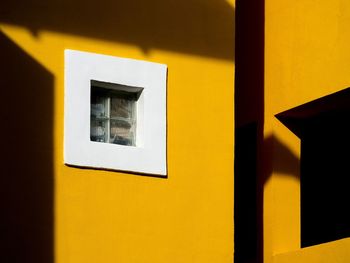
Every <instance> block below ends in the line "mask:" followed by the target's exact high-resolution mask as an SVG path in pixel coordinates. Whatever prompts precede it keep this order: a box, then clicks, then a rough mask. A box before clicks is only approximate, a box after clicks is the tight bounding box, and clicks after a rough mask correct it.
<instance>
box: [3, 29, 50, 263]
mask: <svg viewBox="0 0 350 263" xmlns="http://www.w3.org/2000/svg"><path fill="white" fill-rule="evenodd" d="M0 58H1V61H2V70H1V78H0V88H1V98H2V99H1V104H0V112H1V117H2V118H1V130H0V134H1V143H0V153H1V173H0V200H1V208H2V211H1V212H2V213H1V217H0V228H1V229H0V232H1V238H0V240H1V244H0V245H1V256H0V258H1V260H0V261H1V262H4V263H8V262H11V263H12V262H28V263H32V262H33V263H51V262H53V261H54V259H53V256H54V255H53V251H54V250H53V246H54V239H53V238H54V236H53V231H54V228H53V227H54V222H53V220H54V217H53V202H54V200H53V194H54V193H53V191H54V181H53V124H52V116H53V80H54V79H53V76H52V75H51V74H50V73H49V72H48V71H47V70H46V69H45V68H43V67H42V66H41V65H40V64H39V63H38V62H36V61H35V60H33V58H31V57H30V56H29V55H28V54H26V53H25V52H24V51H23V50H22V49H21V48H19V47H18V46H17V45H16V44H15V43H14V42H12V41H11V40H10V39H9V38H7V37H6V36H5V35H4V34H3V33H1V32H0Z"/></svg>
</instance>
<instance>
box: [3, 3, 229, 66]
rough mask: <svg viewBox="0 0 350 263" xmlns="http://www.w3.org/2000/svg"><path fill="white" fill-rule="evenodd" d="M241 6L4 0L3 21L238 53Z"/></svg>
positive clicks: (155, 45) (151, 45) (223, 54)
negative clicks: (237, 23)
mask: <svg viewBox="0 0 350 263" xmlns="http://www.w3.org/2000/svg"><path fill="white" fill-rule="evenodd" d="M234 20H235V12H234V8H233V6H231V5H230V4H229V3H228V2H227V1H225V0H220V1H212V0H177V1H163V0H148V1H144V0H133V1H121V0H100V1H98V2H96V1H95V0H73V1H68V0H50V1H38V0H19V1H9V0H4V1H2V4H1V9H0V21H1V22H3V23H7V24H12V25H18V26H23V27H26V28H28V29H29V30H30V31H31V32H33V34H34V35H38V34H40V31H43V30H48V31H55V32H60V33H66V34H71V35H76V36H83V37H90V38H97V39H102V40H108V41H113V42H120V43H126V44H129V45H135V46H137V47H140V48H141V49H142V50H143V51H144V52H149V51H150V50H152V49H161V50H169V51H175V52H180V53H187V54H194V55H199V56H204V57H215V58H220V59H226V60H233V59H234V41H235V39H234V36H235V32H234V31H235V26H234Z"/></svg>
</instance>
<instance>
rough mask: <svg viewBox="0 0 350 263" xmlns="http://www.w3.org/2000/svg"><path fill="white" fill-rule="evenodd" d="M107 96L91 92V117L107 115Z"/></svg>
mask: <svg viewBox="0 0 350 263" xmlns="http://www.w3.org/2000/svg"><path fill="white" fill-rule="evenodd" d="M107 106H108V105H107V98H106V97H104V96H99V95H96V94H94V93H92V94H91V117H97V118H101V117H107Z"/></svg>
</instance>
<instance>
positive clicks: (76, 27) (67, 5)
mask: <svg viewBox="0 0 350 263" xmlns="http://www.w3.org/2000/svg"><path fill="white" fill-rule="evenodd" d="M1 6H2V7H1V10H0V26H1V27H0V29H1V49H0V50H1V51H0V52H1V53H0V54H1V58H2V62H3V63H4V64H3V65H2V68H3V69H4V71H2V72H3V73H4V76H5V77H2V78H1V82H0V83H1V88H2V90H3V95H4V96H3V103H2V106H1V107H2V108H3V110H2V113H3V114H4V119H3V120H2V121H3V123H4V126H2V129H1V132H2V135H3V136H2V137H3V139H4V141H5V143H3V144H2V147H1V153H2V156H3V158H2V169H3V171H2V173H1V178H2V182H3V184H2V187H3V188H4V189H6V190H5V191H2V192H1V196H0V197H1V200H2V201H3V202H5V204H6V206H4V208H5V211H3V214H4V215H5V216H4V217H2V218H1V224H0V225H1V227H3V228H4V231H5V232H3V233H5V242H4V243H5V244H6V246H5V247H4V248H5V250H4V252H2V256H1V257H5V259H7V260H5V261H4V262H36V263H41V262H45V263H53V262H56V263H70V262H71V263H73V262H74V263H78V262H84V263H86V262H105V263H108V262H120V263H122V262H127V263H130V262H152V263H156V262H162V263H163V262H181V263H182V262H200V263H203V262H208V263H209V262H210V263H212V262H232V260H233V148H234V145H233V138H234V135H233V133H234V132H233V119H234V118H233V92H234V87H233V85H234V20H235V16H234V14H235V10H234V3H233V1H224V0H220V1H210V0H204V1H199V0H190V1H160V0H151V1H142V0H136V1H112V0H111V1H109V0H102V1H73V2H72V1H65V0H64V1H58V0H53V1H48V2H45V1H35V0H30V1H21V2H16V1H5V2H4V3H2V4H1ZM3 47H4V48H3ZM64 49H74V50H81V51H88V52H94V53H100V54H107V55H112V56H119V57H126V58H134V59H141V60H147V61H153V62H158V63H162V64H167V65H168V83H167V163H168V174H167V177H166V178H159V177H153V176H144V175H137V174H128V173H121V172H115V171H102V170H92V169H81V168H75V167H68V166H66V165H64V164H63V137H64V134H63V128H64V127H63V123H64V122H63V121H64V120H63V114H64V56H63V55H64ZM5 64H6V65H5ZM5 127H7V128H5ZM135 162H137V160H135ZM13 259H15V260H14V261H13Z"/></svg>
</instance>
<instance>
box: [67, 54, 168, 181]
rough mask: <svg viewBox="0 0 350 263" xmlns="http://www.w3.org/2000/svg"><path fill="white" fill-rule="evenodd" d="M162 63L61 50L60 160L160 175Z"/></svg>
mask: <svg viewBox="0 0 350 263" xmlns="http://www.w3.org/2000/svg"><path fill="white" fill-rule="evenodd" d="M166 78H167V66H166V65H164V64H158V63H153V62H147V61H141V60H134V59H126V58H119V57H112V56H106V55H100V54H94V53H88V52H81V51H75V50H65V114H64V124H65V128H64V162H65V163H66V164H68V165H73V166H81V167H92V168H101V169H113V170H119V171H130V172H136V173H145V174H154V175H161V176H164V175H166V174H167V165H166Z"/></svg>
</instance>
